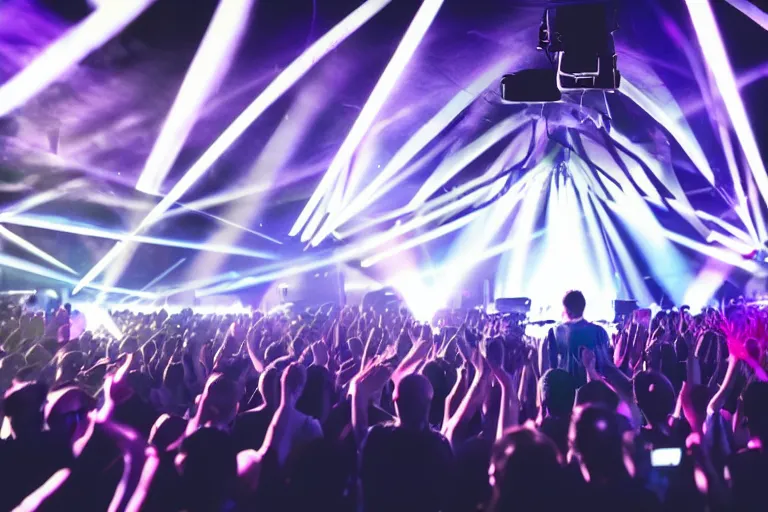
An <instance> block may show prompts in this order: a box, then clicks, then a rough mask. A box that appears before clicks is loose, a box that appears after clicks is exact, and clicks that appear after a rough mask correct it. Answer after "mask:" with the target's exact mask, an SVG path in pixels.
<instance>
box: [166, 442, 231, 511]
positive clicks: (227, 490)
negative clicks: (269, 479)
mask: <svg viewBox="0 0 768 512" xmlns="http://www.w3.org/2000/svg"><path fill="white" fill-rule="evenodd" d="M176 468H177V470H178V472H179V475H180V476H181V486H182V495H183V499H184V501H185V507H184V508H186V509H187V510H190V511H209V510H222V509H223V507H222V506H223V505H224V503H226V502H227V500H228V499H230V498H231V497H232V495H233V493H234V491H235V485H236V483H237V451H236V449H235V444H234V443H233V441H232V439H231V438H230V436H229V434H227V433H226V432H222V431H221V430H217V429H215V428H201V429H198V430H196V431H195V432H194V433H193V434H192V435H190V436H189V437H186V438H185V439H184V440H183V441H182V443H181V448H180V450H179V454H178V455H177V456H176Z"/></svg>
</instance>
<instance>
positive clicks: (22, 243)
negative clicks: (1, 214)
mask: <svg viewBox="0 0 768 512" xmlns="http://www.w3.org/2000/svg"><path fill="white" fill-rule="evenodd" d="M0 237H3V238H5V239H6V240H8V241H9V242H11V243H12V244H15V245H18V246H19V247H21V248H22V249H24V250H25V251H27V252H28V253H30V254H34V255H35V256H37V257H38V258H40V259H41V260H44V261H47V262H48V263H50V264H51V265H53V266H55V267H59V268H60V269H62V270H66V271H67V272H69V273H70V274H72V275H75V276H76V275H77V272H75V271H74V270H72V269H71V268H69V267H68V266H67V265H65V264H64V263H62V262H60V261H59V260H57V259H56V258H54V257H53V256H51V255H50V254H48V253H47V252H45V251H43V250H42V249H40V248H39V247H37V246H36V245H34V244H33V243H31V242H28V241H27V240H25V239H24V238H22V237H20V236H19V235H17V234H16V233H14V232H13V231H11V230H10V229H8V228H6V227H5V226H0Z"/></svg>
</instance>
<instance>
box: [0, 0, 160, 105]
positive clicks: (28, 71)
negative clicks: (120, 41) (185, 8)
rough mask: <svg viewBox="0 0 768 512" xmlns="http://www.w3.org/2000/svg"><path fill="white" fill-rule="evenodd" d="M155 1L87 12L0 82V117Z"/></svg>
mask: <svg viewBox="0 0 768 512" xmlns="http://www.w3.org/2000/svg"><path fill="white" fill-rule="evenodd" d="M154 1H155V0H131V1H124V0H119V1H115V2H109V3H107V4H105V5H104V6H103V7H99V8H98V9H96V10H95V11H93V12H92V13H91V14H89V15H88V17H86V18H85V19H84V20H83V21H81V22H80V23H78V24H77V25H76V26H75V27H74V28H71V29H70V30H68V31H67V32H66V33H65V34H64V35H63V36H61V37H60V38H59V39H57V40H56V41H55V42H54V43H53V44H51V45H50V46H48V48H46V49H45V50H43V52H42V53H41V54H40V55H38V56H37V58H35V59H34V60H33V61H32V62H31V63H30V64H29V65H27V66H26V67H25V68H24V69H22V70H21V71H20V72H18V73H17V74H16V75H14V76H13V77H12V78H11V79H10V80H8V81H7V82H5V83H4V84H3V85H2V86H0V117H2V116H4V115H7V114H8V113H9V112H11V111H12V110H14V109H16V108H17V107H20V106H22V105H24V103H26V102H27V101H29V100H30V99H32V98H34V97H35V96H36V95H37V94H39V93H40V92H41V91H43V90H44V89H45V88H46V87H48V86H49V85H51V84H52V83H53V82H55V81H56V80H57V79H58V78H59V77H60V76H62V75H63V74H64V73H66V72H67V71H69V69H70V68H72V67H73V66H75V65H76V64H77V63H78V62H80V61H81V60H83V59H84V58H85V57H87V56H88V54H90V53H91V52H92V51H94V50H96V49H97V48H99V47H101V46H102V45H103V44H104V43H106V42H107V41H109V40H110V39H112V38H113V37H114V36H115V35H116V34H118V33H120V31H122V30H123V28H125V27H126V26H127V25H128V24H129V23H131V22H132V21H133V20H134V19H136V17H138V16H139V14H141V13H142V12H143V11H144V10H146V9H147V7H149V6H150V5H152V4H153V3H154Z"/></svg>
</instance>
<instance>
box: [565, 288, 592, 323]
mask: <svg viewBox="0 0 768 512" xmlns="http://www.w3.org/2000/svg"><path fill="white" fill-rule="evenodd" d="M586 307H587V299H585V298H584V294H583V293H581V292H580V291H578V290H571V291H569V292H568V293H566V294H565V297H563V308H564V309H565V315H566V316H567V317H568V318H569V319H570V320H575V319H577V318H581V317H583V316H584V309H585V308H586Z"/></svg>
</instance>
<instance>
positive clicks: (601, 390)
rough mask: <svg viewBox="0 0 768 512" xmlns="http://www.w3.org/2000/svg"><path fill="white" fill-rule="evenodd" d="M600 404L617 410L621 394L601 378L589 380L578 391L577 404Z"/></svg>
mask: <svg viewBox="0 0 768 512" xmlns="http://www.w3.org/2000/svg"><path fill="white" fill-rule="evenodd" d="M589 404H592V405H599V406H602V407H605V408H606V409H610V410H612V411H615V410H616V409H617V408H618V407H619V395H617V394H616V392H615V391H614V390H612V389H611V388H610V386H608V385H607V384H606V383H605V382H603V381H601V380H593V381H592V382H587V383H586V384H584V385H583V386H581V387H580V388H579V389H578V390H577V391H576V405H589Z"/></svg>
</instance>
